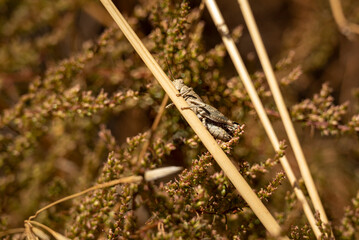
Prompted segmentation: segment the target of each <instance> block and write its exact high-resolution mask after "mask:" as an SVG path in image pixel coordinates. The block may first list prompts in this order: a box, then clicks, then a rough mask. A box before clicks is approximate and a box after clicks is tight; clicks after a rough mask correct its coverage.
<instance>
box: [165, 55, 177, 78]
mask: <svg viewBox="0 0 359 240" xmlns="http://www.w3.org/2000/svg"><path fill="white" fill-rule="evenodd" d="M165 59H166V63H167V67H168V70H169V71H170V75H171V77H172V81H174V80H175V78H174V77H173V73H172V71H171V68H170V65H169V64H168V60H167V58H166V57H165Z"/></svg>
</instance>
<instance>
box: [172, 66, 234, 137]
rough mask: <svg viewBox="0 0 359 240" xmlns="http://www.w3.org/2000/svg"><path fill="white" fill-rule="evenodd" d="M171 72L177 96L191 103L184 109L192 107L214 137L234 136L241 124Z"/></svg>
mask: <svg viewBox="0 0 359 240" xmlns="http://www.w3.org/2000/svg"><path fill="white" fill-rule="evenodd" d="M170 73H171V76H172V79H173V81H172V83H173V85H174V86H175V88H176V89H177V90H178V92H179V94H178V95H177V96H178V97H180V96H181V97H183V98H184V99H185V100H186V102H187V103H188V105H189V107H184V108H182V110H184V109H191V110H192V111H193V112H194V113H195V114H196V115H197V117H198V118H199V119H200V120H201V121H202V123H203V125H204V126H205V127H206V128H207V130H208V131H209V132H210V133H211V134H212V136H213V137H215V138H217V139H221V140H223V141H229V140H230V139H231V138H232V137H233V133H234V131H235V130H236V129H237V128H238V127H239V126H240V125H239V124H238V123H236V122H234V121H231V120H229V119H228V118H227V117H226V116H224V115H223V114H222V113H221V112H220V111H218V110H217V109H216V108H215V107H212V106H211V105H209V104H206V103H204V102H203V100H202V99H201V98H200V96H199V95H198V94H197V93H196V92H195V91H194V90H193V89H192V88H191V87H188V86H187V85H185V84H184V82H183V79H174V78H173V74H172V71H171V70H170ZM172 105H173V103H171V104H169V105H167V108H168V107H170V106H172Z"/></svg>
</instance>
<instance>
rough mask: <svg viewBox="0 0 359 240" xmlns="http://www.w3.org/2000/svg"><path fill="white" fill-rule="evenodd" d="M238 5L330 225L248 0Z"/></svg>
mask: <svg viewBox="0 0 359 240" xmlns="http://www.w3.org/2000/svg"><path fill="white" fill-rule="evenodd" d="M238 3H239V4H240V7H241V10H242V13H243V17H244V19H245V22H246V24H247V26H248V30H249V33H250V35H251V37H252V39H253V43H254V46H255V48H256V51H257V53H258V56H259V59H260V62H261V64H262V67H263V70H264V73H265V75H266V78H267V81H268V84H269V87H270V89H271V91H272V95H273V98H274V101H275V103H276V105H277V108H278V110H279V114H280V116H281V118H282V121H283V125H284V128H285V130H286V132H287V135H288V138H289V142H290V144H291V146H292V149H293V152H294V155H295V157H296V160H297V163H298V165H299V169H300V172H301V174H302V177H303V180H304V183H305V186H306V187H307V189H308V193H309V196H310V198H311V200H312V203H313V205H314V208H315V210H316V211H319V213H320V218H321V219H322V221H323V222H324V223H325V224H328V218H327V215H326V213H325V210H324V207H323V204H322V202H321V200H320V197H319V194H318V191H317V188H316V187H315V184H314V181H313V178H312V175H311V173H310V170H309V167H308V164H307V160H306V159H305V156H304V153H303V150H302V147H301V145H300V143H299V140H298V137H297V134H296V132H295V130H294V127H293V123H292V120H291V118H290V116H289V113H288V110H287V107H286V105H285V103H284V100H283V96H282V93H281V91H280V89H279V86H278V83H277V79H276V77H275V75H274V72H273V68H272V66H271V64H270V61H269V58H268V54H267V52H266V50H265V47H264V44H263V41H262V38H261V36H260V33H259V31H258V27H257V24H256V22H255V19H254V17H253V14H252V11H251V8H250V6H249V4H248V1H247V0H238Z"/></svg>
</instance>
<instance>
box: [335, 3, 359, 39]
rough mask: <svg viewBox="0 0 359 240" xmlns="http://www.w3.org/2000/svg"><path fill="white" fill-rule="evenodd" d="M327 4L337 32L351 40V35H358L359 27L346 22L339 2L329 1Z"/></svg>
mask: <svg viewBox="0 0 359 240" xmlns="http://www.w3.org/2000/svg"><path fill="white" fill-rule="evenodd" d="M329 3H330V8H331V10H332V13H333V17H334V20H335V22H336V23H337V25H338V27H339V30H340V31H341V32H342V33H343V34H344V35H345V36H347V37H348V38H349V39H353V38H354V36H353V34H359V25H358V24H355V23H351V22H348V21H347V19H346V18H345V16H344V13H343V7H342V4H341V2H340V0H329Z"/></svg>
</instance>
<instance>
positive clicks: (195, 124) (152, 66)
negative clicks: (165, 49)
mask: <svg viewBox="0 0 359 240" xmlns="http://www.w3.org/2000/svg"><path fill="white" fill-rule="evenodd" d="M101 2H102V4H103V5H104V6H105V8H106V9H107V11H108V12H109V13H110V15H111V16H112V18H113V19H114V20H115V22H116V23H117V25H118V26H119V27H120V29H121V30H122V32H123V33H124V35H125V36H126V37H127V39H128V40H129V42H130V43H131V44H132V46H133V47H134V49H135V50H136V52H137V53H138V55H139V56H140V57H141V58H142V60H143V61H144V62H145V64H146V65H147V67H148V68H149V70H150V71H151V72H152V74H153V75H154V76H155V78H156V79H157V81H158V82H159V83H160V85H161V86H162V88H163V89H164V90H165V91H166V93H167V94H168V96H169V97H170V99H171V100H172V102H173V103H174V104H175V106H176V107H177V109H178V110H179V111H180V113H181V114H182V115H183V117H184V118H185V119H186V121H187V122H188V123H189V125H190V126H191V128H192V129H193V130H194V131H195V133H196V134H197V135H198V137H199V138H200V139H201V141H202V142H203V144H204V145H205V147H206V148H207V150H208V151H209V152H210V153H211V154H212V156H213V158H214V159H215V160H216V161H217V163H218V165H219V166H220V167H221V168H222V170H223V171H224V173H225V174H226V175H227V177H228V178H229V179H230V180H231V182H232V183H233V185H234V186H235V187H236V189H237V190H238V191H239V193H240V194H241V196H242V197H243V199H244V200H245V201H246V202H247V203H248V205H249V206H250V208H251V209H252V210H253V212H254V213H255V214H256V216H257V217H258V219H259V220H260V221H261V222H262V224H263V225H264V227H265V228H266V229H267V230H268V232H269V233H270V234H271V235H272V236H276V237H278V236H280V232H281V228H280V226H279V224H278V223H277V222H276V221H275V219H274V217H273V216H272V215H271V214H270V212H269V211H268V209H267V208H266V207H265V206H264V205H263V203H262V202H261V201H260V199H259V198H258V197H257V195H256V194H255V193H254V192H253V190H252V189H251V187H250V186H249V185H248V183H247V182H246V181H245V180H244V178H243V177H242V176H241V175H240V173H239V172H238V171H237V169H236V167H235V166H234V164H233V163H232V162H231V161H230V160H229V158H228V157H227V155H226V154H225V153H224V152H223V150H222V149H221V148H220V147H219V146H218V144H217V142H216V141H215V140H214V138H213V137H212V135H211V134H210V133H209V132H208V131H207V130H206V129H205V127H204V126H203V125H202V123H201V121H200V120H199V119H198V118H197V116H196V114H195V113H194V112H193V111H188V110H181V109H182V108H183V107H188V104H187V103H186V101H185V100H184V99H183V98H182V97H178V96H177V94H178V91H177V90H176V89H175V87H174V86H173V84H172V82H171V81H170V80H169V79H168V77H167V76H166V74H165V73H164V72H163V70H162V69H161V67H160V66H159V65H158V63H157V62H156V61H155V60H154V58H153V57H152V55H151V54H150V53H149V51H148V50H147V49H146V47H145V46H144V45H143V43H142V42H141V40H140V39H139V38H138V36H137V35H136V33H135V32H134V31H133V30H132V28H131V27H130V26H129V24H128V23H127V21H126V20H125V19H124V17H123V16H122V14H121V13H120V12H119V11H118V9H117V8H116V6H115V5H114V4H113V3H112V1H110V0H101Z"/></svg>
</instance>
